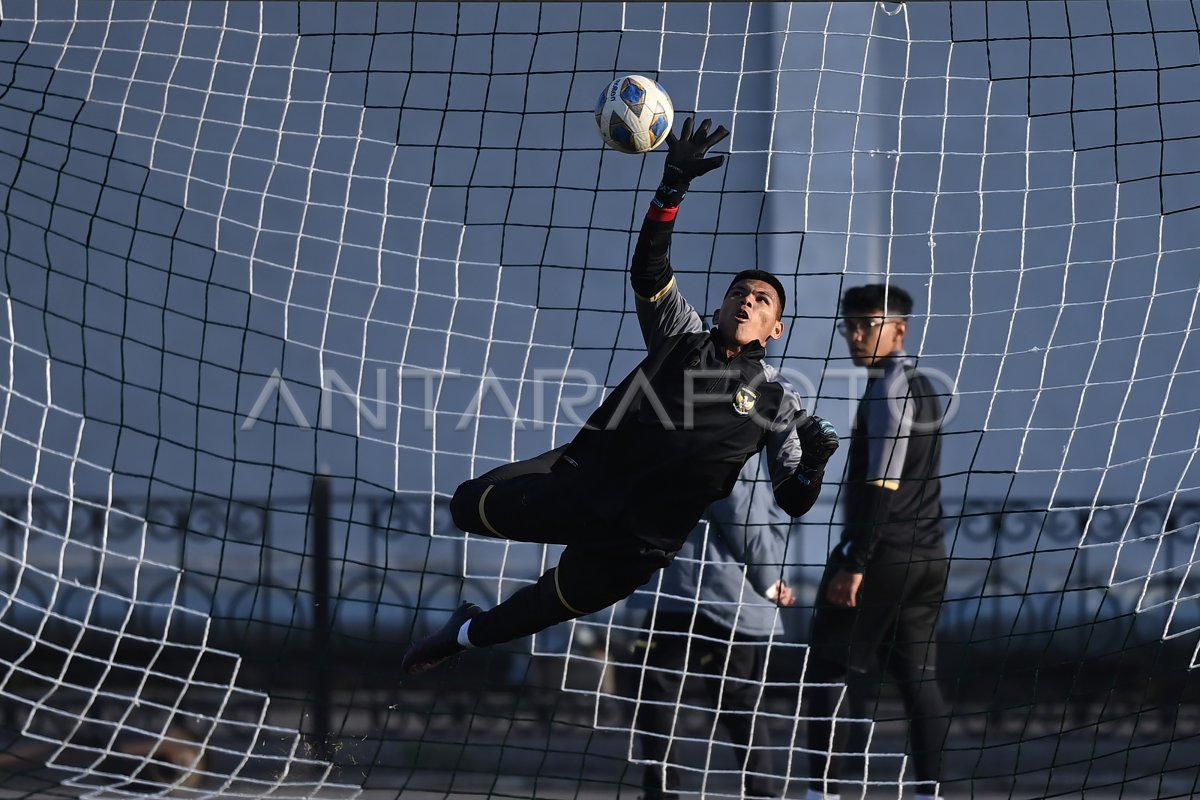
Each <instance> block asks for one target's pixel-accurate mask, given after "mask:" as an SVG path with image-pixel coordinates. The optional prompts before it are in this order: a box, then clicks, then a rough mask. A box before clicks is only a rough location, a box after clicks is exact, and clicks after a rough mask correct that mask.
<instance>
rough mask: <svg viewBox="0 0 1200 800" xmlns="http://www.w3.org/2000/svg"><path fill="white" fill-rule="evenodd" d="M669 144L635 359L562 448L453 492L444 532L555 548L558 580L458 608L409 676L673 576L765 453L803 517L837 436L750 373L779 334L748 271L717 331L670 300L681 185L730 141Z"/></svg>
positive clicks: (773, 379)
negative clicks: (450, 523)
mask: <svg viewBox="0 0 1200 800" xmlns="http://www.w3.org/2000/svg"><path fill="white" fill-rule="evenodd" d="M692 123H693V120H692V119H691V118H688V119H687V120H686V121H685V122H684V124H683V128H682V130H681V135H680V137H678V138H677V137H676V136H675V135H674V133H671V134H669V135H668V139H667V142H668V148H669V152H668V154H667V160H666V166H665V169H664V172H663V179H662V183H661V184H660V185H659V187H658V189H657V190H656V191H655V193H654V200H653V202H652V203H651V205H650V208H649V210H648V211H647V213H646V218H645V221H644V222H643V223H642V228H641V232H640V234H639V236H638V241H637V245H636V247H635V249H634V254H633V262H632V265H631V270H630V272H631V275H630V281H631V283H632V285H633V290H634V293H635V294H636V296H637V299H636V307H637V314H638V321H639V323H640V325H641V329H642V334H643V337H644V338H645V341H646V349H647V355H646V358H645V359H644V360H643V361H642V362H641V364H640V365H639V366H638V367H637V368H636V369H635V370H634V371H633V372H631V373H630V374H629V375H628V376H627V377H626V378H625V379H624V380H623V381H622V382H621V383H620V385H618V386H617V387H616V389H615V390H613V392H612V393H611V394H610V395H609V396H608V397H607V398H606V399H605V400H604V402H603V403H601V405H600V407H599V408H597V409H596V411H595V412H594V413H593V414H592V416H591V417H590V418H589V419H588V421H587V423H586V424H585V425H584V427H583V429H582V430H581V431H580V432H579V433H578V435H576V437H575V439H574V440H573V441H572V442H571V443H570V444H568V445H565V446H564V447H561V448H559V449H557V450H553V451H551V452H549V453H545V454H543V455H541V456H538V457H537V458H534V459H531V460H529V461H523V462H518V463H516V464H507V465H505V466H502V467H499V468H497V469H495V470H492V471H491V472H489V473H487V474H485V475H483V476H481V477H479V478H475V479H474V480H469V481H466V482H465V483H463V484H462V485H461V486H459V487H458V489H457V491H455V493H454V497H453V498H452V499H451V501H450V510H451V514H452V515H453V517H454V522H455V524H456V525H457V526H458V527H460V528H461V529H463V530H464V531H467V532H470V533H477V534H482V535H485V536H494V537H499V538H503V539H509V540H513V541H521V542H541V543H545V544H562V545H566V548H565V549H564V550H563V553H562V555H561V557H560V558H559V562H558V564H557V566H555V567H552V568H551V569H549V570H547V571H546V573H545V574H544V575H542V577H541V578H540V579H538V581H537V582H536V583H535V584H533V585H531V586H527V587H525V588H523V589H520V590H519V591H517V592H516V593H514V594H513V595H511V596H510V597H508V598H507V599H505V600H504V601H503V602H502V603H500V604H499V605H498V606H496V607H495V608H492V609H491V610H489V611H481V610H480V609H479V607H478V606H475V605H473V604H470V603H464V604H463V605H462V606H461V607H459V609H458V610H457V611H455V612H454V614H453V615H452V616H451V618H450V620H449V622H447V623H446V625H445V626H444V627H443V628H442V629H441V630H439V631H438V632H436V633H434V634H433V635H431V636H429V637H426V638H425V639H422V640H420V641H418V642H416V643H415V644H413V646H412V647H411V648H410V649H409V651H408V653H406V654H405V657H404V661H403V663H402V668H403V670H404V671H405V672H406V673H410V674H412V673H419V672H425V671H426V670H429V669H432V668H433V667H435V666H437V665H438V664H440V663H442V662H443V661H445V660H446V659H448V658H450V657H451V656H454V655H455V654H457V653H459V652H461V651H463V650H464V649H466V648H468V647H482V646H490V645H496V644H501V643H504V642H509V641H512V640H514V639H519V638H521V637H524V636H529V635H532V634H534V633H537V632H538V631H541V630H545V629H546V628H548V627H550V626H552V625H555V624H557V623H560V622H564V621H566V620H569V619H574V618H576V617H582V616H584V615H587V614H591V613H594V612H596V611H600V610H601V609H604V608H607V607H608V606H611V605H612V604H614V603H616V602H617V601H619V600H622V599H624V598H626V597H628V596H629V595H630V594H632V593H633V592H634V591H635V590H636V589H637V588H638V587H639V586H642V585H643V584H645V583H646V582H647V581H649V580H650V578H651V577H652V576H653V575H654V573H655V572H656V571H658V570H660V569H662V568H663V567H665V566H667V565H668V564H670V563H671V559H672V558H674V556H675V554H676V553H677V552H678V551H679V548H680V547H681V546H682V545H683V542H684V540H686V539H687V536H688V534H689V533H690V532H691V530H692V528H693V527H694V526H695V524H696V522H697V521H698V520H699V519H700V516H701V515H702V514H703V513H704V511H705V509H706V508H707V507H708V506H709V505H710V504H711V503H712V502H713V501H714V500H717V499H719V498H721V497H725V496H726V495H728V494H729V492H730V491H731V489H732V488H733V485H734V483H735V481H736V480H737V477H738V473H739V472H740V471H741V469H742V465H744V464H745V463H746V461H747V460H748V459H749V458H750V457H751V456H753V455H755V454H756V453H758V452H759V451H761V450H764V449H765V451H766V454H767V458H768V463H769V470H770V474H771V479H772V483H773V487H774V497H775V501H776V502H777V503H778V504H779V505H780V507H782V508H783V510H784V511H786V512H787V513H789V514H791V515H792V516H799V515H801V514H803V513H805V512H806V511H808V509H809V508H811V507H812V505H813V503H814V501H815V500H816V498H817V494H818V492H819V491H820V488H821V477H822V473H823V472H824V468H825V463H826V461H827V460H828V459H829V457H830V455H832V453H833V451H834V450H836V449H837V445H838V439H837V432H836V431H835V430H833V427H832V426H831V425H829V423H827V422H825V421H824V420H821V419H820V418H818V417H815V416H812V415H809V414H807V413H806V412H805V410H804V409H803V407H802V406H801V402H800V398H799V396H798V394H797V393H796V392H795V390H794V389H792V388H791V386H790V385H788V384H787V383H786V382H785V381H783V380H782V379H781V378H780V376H779V374H778V371H777V370H776V369H775V368H774V367H773V366H770V365H767V364H765V363H763V356H764V355H765V354H766V350H765V345H766V343H767V342H768V341H769V340H771V339H778V338H779V337H780V336H781V335H782V334H783V321H782V315H783V309H784V303H785V300H786V297H785V293H784V288H783V285H782V284H781V283H780V282H779V280H778V279H777V278H775V276H774V275H771V274H770V273H768V272H764V271H762V270H757V269H751V270H745V271H743V272H739V273H738V274H737V275H735V276H734V277H733V280H732V281H731V283H730V285H729V288H728V289H727V290H726V292H725V296H724V299H723V300H722V302H721V305H720V307H719V308H718V309H717V310H716V311H715V312H714V313H713V321H714V322H715V323H716V325H715V327H714V328H711V329H707V330H706V329H705V327H704V324H703V322H702V321H701V319H700V315H699V314H697V313H696V311H695V310H694V309H693V308H692V306H691V305H689V304H688V302H687V301H686V300H685V299H684V298H683V296H682V295H681V294H680V292H679V289H678V287H677V286H676V281H675V276H674V274H673V272H672V269H671V264H670V260H669V258H668V251H669V248H670V244H671V234H672V231H673V229H674V226H675V216H676V214H677V213H678V211H679V204H680V202H681V201H682V200H683V198H684V195H685V194H686V192H687V189H688V185H689V184H690V183H691V181H692V180H693V179H694V178H697V177H699V176H701V175H703V174H705V173H706V172H709V171H710V170H713V169H715V168H717V167H719V166H720V165H721V164H722V163H723V162H724V160H725V158H724V156H720V155H718V156H708V155H707V152H708V150H709V148H711V147H712V146H713V145H715V144H716V143H717V142H720V141H721V140H722V139H724V138H725V137H726V136H728V135H729V132H728V131H727V130H726V129H725V128H724V127H723V126H722V127H718V128H717V129H716V130H715V131H712V132H711V133H710V132H709V125H710V122H709V120H705V121H704V122H702V123H701V124H700V125H699V126H698V127H696V128H695V131H694V132H693V126H692Z"/></svg>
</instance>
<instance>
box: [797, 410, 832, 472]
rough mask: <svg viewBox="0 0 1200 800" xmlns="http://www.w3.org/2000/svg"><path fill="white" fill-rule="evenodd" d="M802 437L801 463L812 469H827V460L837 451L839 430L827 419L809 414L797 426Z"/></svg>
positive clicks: (800, 437)
mask: <svg viewBox="0 0 1200 800" xmlns="http://www.w3.org/2000/svg"><path fill="white" fill-rule="evenodd" d="M796 436H798V437H799V439H800V449H801V450H802V452H801V454H800V463H801V464H803V465H804V466H805V467H807V468H809V469H810V470H812V469H821V470H823V469H825V464H826V462H828V461H829V459H830V458H831V457H832V456H833V454H834V453H836V452H837V449H838V445H839V444H840V442H839V441H838V432H837V429H836V428H834V427H833V424H832V423H830V422H829V420H827V419H821V418H820V417H818V416H817V415H816V414H809V415H808V416H807V417H805V419H804V422H801V423H800V424H799V425H797V426H796Z"/></svg>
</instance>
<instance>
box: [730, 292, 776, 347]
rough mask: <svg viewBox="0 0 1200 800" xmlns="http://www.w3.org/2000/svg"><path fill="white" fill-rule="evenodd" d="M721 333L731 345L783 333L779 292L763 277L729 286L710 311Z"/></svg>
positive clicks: (759, 340)
mask: <svg viewBox="0 0 1200 800" xmlns="http://www.w3.org/2000/svg"><path fill="white" fill-rule="evenodd" d="M713 320H714V321H715V322H716V323H717V329H718V330H719V331H721V337H722V338H723V339H724V340H725V341H726V342H728V343H729V344H731V345H736V346H737V347H739V348H741V347H745V346H746V345H748V344H750V343H751V342H762V343H763V344H764V345H765V344H766V343H767V340H768V339H778V338H779V337H780V336H782V335H783V322H781V321H780V319H779V295H777V294H776V293H775V289H773V288H772V287H771V284H769V283H767V282H766V281H760V280H755V279H754V278H747V279H746V280H741V281H738V282H737V283H735V284H734V285H733V286H730V287H729V291H728V292H727V293H726V294H725V299H724V300H723V301H722V302H721V307H720V309H718V310H717V313H716V314H714V315H713Z"/></svg>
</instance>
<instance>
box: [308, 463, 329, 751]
mask: <svg viewBox="0 0 1200 800" xmlns="http://www.w3.org/2000/svg"><path fill="white" fill-rule="evenodd" d="M329 496H330V488H329V476H328V475H326V474H324V472H323V471H322V472H318V473H317V474H316V475H314V476H313V483H312V498H311V500H310V503H311V508H312V533H313V537H312V570H313V573H312V575H313V577H312V590H313V632H312V633H313V637H312V644H313V653H312V663H313V687H312V697H313V701H312V702H313V705H312V708H313V720H312V732H313V740H314V742H313V744H314V747H315V749H316V755H318V757H320V758H321V759H324V760H330V759H332V757H333V747H332V743H331V741H330V737H331V735H332V730H331V727H330V702H331V698H330V694H331V692H332V687H331V686H330V683H331V679H332V673H333V671H332V665H331V663H330V659H331V653H330V649H329V639H330V628H331V624H332V615H331V608H330V604H331V601H330V591H329V573H330V541H329V538H330V537H329V504H330V498H329Z"/></svg>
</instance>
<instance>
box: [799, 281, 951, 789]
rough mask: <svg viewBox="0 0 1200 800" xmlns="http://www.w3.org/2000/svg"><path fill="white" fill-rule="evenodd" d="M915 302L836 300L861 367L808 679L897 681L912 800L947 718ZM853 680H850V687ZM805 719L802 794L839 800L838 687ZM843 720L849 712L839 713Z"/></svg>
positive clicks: (935, 424) (934, 402)
mask: <svg viewBox="0 0 1200 800" xmlns="http://www.w3.org/2000/svg"><path fill="white" fill-rule="evenodd" d="M912 305H913V303H912V298H911V297H910V296H909V295H908V293H907V292H905V291H904V290H903V289H899V288H897V287H895V286H887V287H885V286H883V285H879V284H872V285H869V286H859V287H855V288H852V289H848V290H847V291H846V292H845V294H844V295H843V296H842V308H841V313H842V321H841V322H840V323H839V325H838V329H839V330H840V331H841V332H842V334H843V335H845V337H846V342H847V344H848V345H849V348H850V357H851V359H852V360H853V361H854V364H855V365H856V366H859V367H866V368H867V369H868V370H869V380H868V382H867V388H866V390H865V392H864V393H863V398H862V401H861V402H860V403H859V406H858V414H857V416H856V418H855V422H854V430H853V432H852V433H851V436H850V452H849V454H848V456H847V463H846V485H845V505H844V509H845V528H844V529H843V531H842V536H841V542H840V543H839V544H838V546H837V547H836V548H834V550H833V552H832V553H831V554H830V556H829V562H828V564H827V565H826V568H825V574H824V577H823V578H822V580H821V585H820V587H819V588H818V590H817V608H816V613H815V615H814V617H813V627H812V636H811V638H812V642H811V646H810V653H809V667H808V673H807V678H806V680H808V681H811V682H815V683H831V682H838V681H842V680H844V679H845V678H846V677H847V670H849V671H850V672H853V673H856V677H858V676H861V675H863V674H865V673H867V672H868V671H869V670H870V668H871V667H872V666H873V665H875V664H880V665H881V666H883V667H884V668H885V669H886V670H887V671H888V672H890V673H891V675H892V677H893V678H894V679H895V681H896V684H897V687H898V688H899V690H900V695H901V698H902V699H903V702H904V708H905V711H906V713H907V715H908V719H909V734H910V735H909V743H910V744H909V747H910V750H911V752H912V757H913V767H914V771H915V773H916V778H917V784H918V785H917V794H916V798H917V800H931V798H934V797H936V796H937V785H938V779H939V770H940V763H941V753H942V747H943V745H944V744H945V739H946V732H947V728H948V724H949V718H948V716H947V710H946V705H945V702H944V701H943V699H942V693H941V690H940V689H939V688H938V684H937V672H936V662H937V652H936V645H935V642H934V635H935V628H936V626H937V617H938V610H939V608H940V607H941V604H942V598H943V596H944V594H945V588H946V575H947V567H948V564H947V558H946V545H945V534H944V532H943V529H942V505H941V488H940V481H939V455H940V452H941V433H942V431H941V421H942V410H941V405H940V404H939V402H938V399H937V395H936V393H935V391H934V388H933V385H932V384H931V382H930V381H929V378H928V377H926V376H925V375H923V374H921V373H920V372H919V371H917V369H916V368H915V366H914V362H913V360H912V359H910V358H909V357H908V356H907V355H905V352H904V337H905V334H906V333H907V332H908V315H909V314H910V313H911V312H912ZM857 683H858V681H851V683H850V685H849V686H850V689H851V690H852V691H853V690H855V689H856V686H857ZM807 693H808V694H809V696H810V697H811V698H812V705H811V707H810V712H811V713H810V716H812V717H814V719H813V721H811V722H809V725H808V747H809V749H810V751H812V753H813V755H812V756H811V757H810V758H811V762H810V766H811V769H812V773H811V776H812V777H811V781H810V784H809V786H810V788H809V792H808V800H821V798H825V800H828V798H831V797H837V796H838V794H837V783H838V775H839V771H838V764H837V760H836V759H829V758H827V757H826V755H825V754H826V753H828V752H834V753H836V752H838V751H839V750H841V749H842V743H843V742H844V741H845V730H846V726H845V724H844V723H843V724H841V725H838V726H836V727H835V728H833V729H832V730H831V726H832V722H831V719H832V717H833V716H834V714H835V712H836V711H837V700H838V696H839V694H840V689H839V688H837V687H833V686H815V687H812V688H810V689H808V690H807ZM843 716H845V714H844V712H843Z"/></svg>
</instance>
